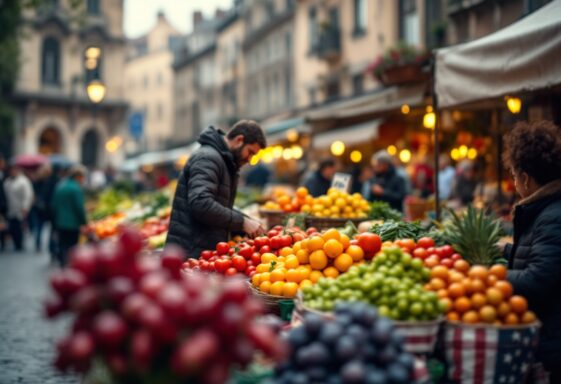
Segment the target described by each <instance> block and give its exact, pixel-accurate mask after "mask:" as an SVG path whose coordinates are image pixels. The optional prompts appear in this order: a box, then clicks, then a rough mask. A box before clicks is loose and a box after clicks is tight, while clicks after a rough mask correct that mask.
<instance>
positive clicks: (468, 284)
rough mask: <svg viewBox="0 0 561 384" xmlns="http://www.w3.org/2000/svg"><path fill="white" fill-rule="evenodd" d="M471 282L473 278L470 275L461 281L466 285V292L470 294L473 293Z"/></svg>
mask: <svg viewBox="0 0 561 384" xmlns="http://www.w3.org/2000/svg"><path fill="white" fill-rule="evenodd" d="M471 282H472V280H471V279H470V278H469V277H466V278H464V279H463V280H462V281H461V282H460V283H461V284H462V285H463V286H464V289H465V290H466V294H467V295H468V296H469V295H471V294H472V293H473V291H472V286H471Z"/></svg>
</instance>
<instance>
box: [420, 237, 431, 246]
mask: <svg viewBox="0 0 561 384" xmlns="http://www.w3.org/2000/svg"><path fill="white" fill-rule="evenodd" d="M417 246H418V247H421V248H430V247H434V240H433V239H431V238H430V237H421V238H420V239H419V241H417Z"/></svg>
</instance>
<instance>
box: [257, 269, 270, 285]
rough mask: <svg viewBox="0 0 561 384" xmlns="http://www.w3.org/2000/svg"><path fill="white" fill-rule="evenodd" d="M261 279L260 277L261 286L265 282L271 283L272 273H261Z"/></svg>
mask: <svg viewBox="0 0 561 384" xmlns="http://www.w3.org/2000/svg"><path fill="white" fill-rule="evenodd" d="M260 275H261V276H260V277H259V284H261V283H262V282H264V281H271V273H270V272H263V273H260Z"/></svg>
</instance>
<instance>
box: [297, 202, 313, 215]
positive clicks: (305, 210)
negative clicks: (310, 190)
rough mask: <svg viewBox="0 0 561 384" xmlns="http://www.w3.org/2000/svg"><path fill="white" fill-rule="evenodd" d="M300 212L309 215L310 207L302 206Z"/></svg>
mask: <svg viewBox="0 0 561 384" xmlns="http://www.w3.org/2000/svg"><path fill="white" fill-rule="evenodd" d="M300 211H302V212H304V213H310V212H312V207H310V206H309V205H308V204H304V205H303V206H302V207H300Z"/></svg>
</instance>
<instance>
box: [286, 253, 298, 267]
mask: <svg viewBox="0 0 561 384" xmlns="http://www.w3.org/2000/svg"><path fill="white" fill-rule="evenodd" d="M284 266H285V267H286V268H288V269H294V268H298V266H300V263H299V262H298V258H297V257H296V256H294V255H290V256H288V257H287V258H286V262H285V263H284Z"/></svg>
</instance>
